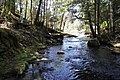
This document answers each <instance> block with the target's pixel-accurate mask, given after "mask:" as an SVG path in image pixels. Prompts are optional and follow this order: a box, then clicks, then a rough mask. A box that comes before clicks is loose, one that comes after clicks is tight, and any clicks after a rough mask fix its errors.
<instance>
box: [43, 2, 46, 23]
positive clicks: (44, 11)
mask: <svg viewBox="0 0 120 80" xmlns="http://www.w3.org/2000/svg"><path fill="white" fill-rule="evenodd" d="M43 4H44V16H43V22H45V11H46V10H45V7H46V6H45V0H44V3H43Z"/></svg>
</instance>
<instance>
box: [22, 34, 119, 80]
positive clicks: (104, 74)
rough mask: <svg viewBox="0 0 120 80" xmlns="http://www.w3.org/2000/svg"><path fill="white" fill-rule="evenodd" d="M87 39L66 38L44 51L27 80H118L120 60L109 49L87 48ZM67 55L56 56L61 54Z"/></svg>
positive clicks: (31, 67)
mask: <svg viewBox="0 0 120 80" xmlns="http://www.w3.org/2000/svg"><path fill="white" fill-rule="evenodd" d="M87 40H88V38H87V37H86V36H80V37H77V38H75V37H70V38H64V40H63V44H62V45H58V46H52V47H50V48H49V49H47V50H45V54H44V56H45V57H46V58H49V59H50V60H51V61H48V62H47V61H45V62H44V61H42V62H38V63H36V64H31V65H30V66H29V69H28V72H27V73H26V76H27V78H26V77H25V78H24V80H96V79H97V80H113V79H115V80H119V79H120V56H119V55H112V54H111V52H110V51H109V50H108V49H107V48H106V47H103V46H102V47H100V48H88V47H87ZM61 50H62V51H64V53H65V54H57V52H58V51H61Z"/></svg>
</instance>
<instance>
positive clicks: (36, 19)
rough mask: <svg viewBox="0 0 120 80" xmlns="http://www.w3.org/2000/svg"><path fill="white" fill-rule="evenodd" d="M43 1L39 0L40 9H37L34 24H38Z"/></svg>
mask: <svg viewBox="0 0 120 80" xmlns="http://www.w3.org/2000/svg"><path fill="white" fill-rule="evenodd" d="M41 3H42V0H39V6H38V10H37V14H36V18H35V21H34V24H36V23H37V22H38V21H39V14H40V6H41Z"/></svg>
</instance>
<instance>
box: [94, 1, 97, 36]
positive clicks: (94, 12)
mask: <svg viewBox="0 0 120 80" xmlns="http://www.w3.org/2000/svg"><path fill="white" fill-rule="evenodd" d="M94 2H95V3H94V14H95V17H94V26H95V34H96V22H97V21H96V19H97V17H96V7H97V6H96V4H97V1H96V0H94Z"/></svg>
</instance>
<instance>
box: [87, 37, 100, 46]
mask: <svg viewBox="0 0 120 80" xmlns="http://www.w3.org/2000/svg"><path fill="white" fill-rule="evenodd" d="M87 45H88V47H99V46H100V42H99V40H98V39H96V38H95V39H92V40H89V41H88V43H87Z"/></svg>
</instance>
